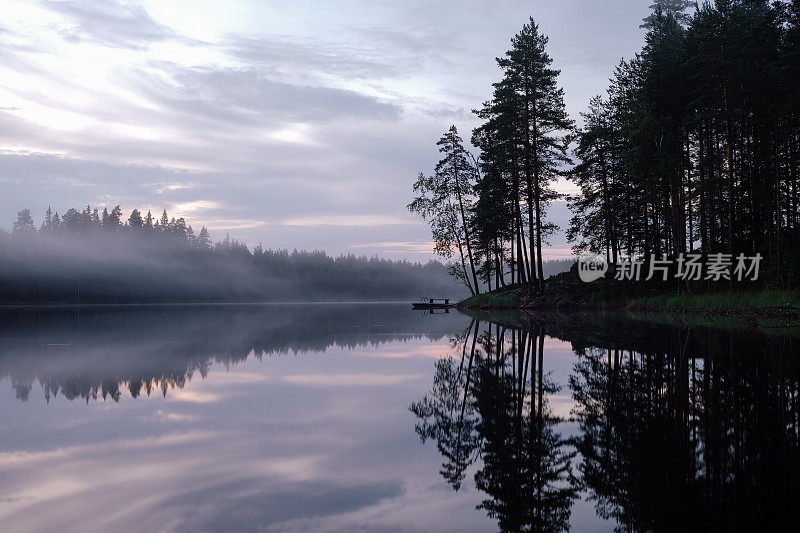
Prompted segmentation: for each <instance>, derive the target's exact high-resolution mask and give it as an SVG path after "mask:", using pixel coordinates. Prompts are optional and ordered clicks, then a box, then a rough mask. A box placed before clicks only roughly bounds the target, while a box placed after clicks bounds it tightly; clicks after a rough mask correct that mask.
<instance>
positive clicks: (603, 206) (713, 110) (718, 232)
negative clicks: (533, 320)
mask: <svg viewBox="0 0 800 533" xmlns="http://www.w3.org/2000/svg"><path fill="white" fill-rule="evenodd" d="M651 8H652V13H651V14H650V15H649V16H648V17H647V18H645V19H644V21H643V24H642V27H643V28H646V30H647V33H646V37H645V45H644V48H643V49H642V50H641V51H640V52H638V53H637V54H635V55H634V57H633V58H632V59H630V60H623V61H621V62H620V63H619V65H618V66H617V67H616V69H615V70H614V72H613V73H610V75H611V77H610V82H611V84H610V86H609V87H608V89H607V91H606V92H605V94H603V95H599V96H596V97H594V98H593V99H592V100H591V101H590V102H589V103H588V110H587V111H586V112H585V113H583V114H582V118H583V120H582V125H580V126H578V125H576V124H575V123H574V122H573V121H572V120H571V119H570V117H568V115H567V113H566V108H565V105H564V90H563V89H562V88H561V87H559V83H558V77H559V74H560V71H559V70H557V69H554V68H553V67H552V63H553V60H552V58H551V57H550V55H549V54H548V52H547V45H548V38H547V37H546V36H544V35H543V34H542V33H541V32H540V31H539V26H538V25H537V24H536V22H535V21H534V20H533V19H530V20H529V21H528V22H527V23H526V24H525V25H524V26H523V28H522V30H521V31H520V32H519V33H518V34H517V35H515V36H514V37H513V38H512V39H511V48H510V49H509V50H508V51H507V52H506V53H505V54H504V55H503V56H502V57H500V58H498V59H497V64H498V66H499V68H500V70H501V73H502V75H501V77H500V79H499V81H497V82H496V83H495V84H494V92H493V96H492V98H491V99H490V100H488V101H487V102H485V103H483V105H482V106H481V107H480V109H478V110H477V111H476V113H477V116H478V117H479V118H480V119H481V121H482V124H481V125H480V126H478V127H477V128H475V129H474V130H473V131H472V138H471V141H472V145H473V146H475V147H476V148H477V149H478V154H477V155H473V154H472V153H470V152H469V150H467V149H466V148H465V147H464V143H463V141H462V138H461V137H460V136H459V134H458V131H457V129H456V127H455V126H452V127H451V128H450V129H449V131H447V132H446V133H445V134H444V135H443V136H442V138H441V139H440V140H439V142H438V147H439V151H440V152H441V153H442V156H443V157H442V159H441V161H440V162H439V164H438V165H437V166H436V168H435V170H434V173H433V174H432V175H425V174H422V173H420V174H419V176H418V179H417V181H416V183H415V185H414V191H415V198H414V200H413V202H412V203H411V204H410V205H409V206H408V207H409V209H410V210H411V211H412V212H415V213H418V214H419V215H421V216H422V217H423V218H424V219H425V220H426V221H427V222H428V223H429V224H430V226H431V230H432V233H433V237H434V240H435V241H436V248H437V251H438V252H439V253H440V254H441V255H442V256H444V257H447V258H453V259H452V262H453V265H454V269H453V271H454V273H455V274H456V275H457V276H458V277H459V278H460V279H461V280H462V281H463V282H464V283H465V284H466V285H467V286H468V287H469V289H470V291H471V292H473V293H475V292H479V291H480V290H482V288H483V287H484V286H488V288H489V289H491V288H492V286H494V287H501V286H505V285H507V284H514V283H522V284H528V286H529V287H531V288H532V289H533V290H542V288H543V285H544V280H545V278H546V276H545V275H544V272H543V261H542V248H543V246H546V244H547V238H548V235H551V234H552V233H553V232H554V231H555V229H556V228H555V226H554V225H553V224H551V223H550V222H548V221H547V217H546V215H547V207H548V205H550V204H551V202H553V201H554V200H557V199H561V200H565V199H566V200H568V201H569V203H570V207H571V209H572V212H573V215H574V216H573V218H572V220H571V223H570V225H569V228H567V230H568V237H569V238H570V240H571V242H573V244H574V248H575V250H576V251H578V250H586V249H589V250H592V251H594V252H598V253H603V254H605V255H606V257H607V259H608V261H609V262H611V263H617V262H618V261H619V259H620V258H621V257H623V256H625V257H644V258H645V259H647V258H649V256H651V255H655V256H659V257H660V256H661V255H662V254H663V255H667V256H669V257H673V258H674V257H675V256H677V255H679V254H681V253H686V252H698V253H704V254H709V253H732V254H736V253H745V254H755V253H761V254H762V256H763V257H764V258H765V261H764V264H763V268H762V274H763V275H762V279H763V280H764V281H765V284H766V286H768V287H770V288H785V287H793V286H797V285H798V284H800V268H799V267H798V265H800V98H798V95H800V2H799V1H797V0H792V1H791V2H787V1H775V2H769V1H766V0H717V1H714V2H702V3H700V4H699V5H698V4H696V3H695V2H689V1H687V0H658V1H656V2H655V3H654V4H652V5H651ZM690 11H692V12H691V13H690ZM559 177H566V178H568V179H569V180H571V181H572V182H573V183H574V184H576V185H577V187H578V188H579V190H580V194H578V195H575V196H574V197H565V196H564V195H560V194H558V193H557V192H556V191H555V190H554V188H553V184H554V181H555V180H556V179H557V178H559Z"/></svg>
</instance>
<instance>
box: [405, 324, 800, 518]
mask: <svg viewBox="0 0 800 533" xmlns="http://www.w3.org/2000/svg"><path fill="white" fill-rule="evenodd" d="M498 322H500V323H491V322H489V323H488V324H487V323H484V326H483V328H481V322H480V321H478V320H476V321H474V322H473V324H471V326H470V328H469V330H468V331H466V332H464V333H463V334H462V335H460V336H457V337H456V338H454V340H453V345H454V348H456V349H458V352H457V357H456V358H445V359H442V360H440V361H438V362H437V364H436V373H435V375H434V384H433V388H432V390H431V392H430V393H429V394H428V395H427V396H426V397H425V398H423V399H422V400H421V401H419V402H416V403H414V404H412V405H411V411H412V412H414V414H415V415H416V416H417V417H418V420H417V424H416V432H417V433H418V435H419V436H420V438H421V440H422V441H423V442H424V441H426V440H428V439H431V440H434V441H435V442H436V444H437V446H438V447H439V450H440V451H441V453H442V455H443V456H444V458H445V462H444V464H443V468H442V475H443V476H444V478H445V479H446V480H447V481H448V483H450V484H451V485H452V486H453V488H454V489H459V488H460V486H461V484H462V482H463V480H464V479H465V477H466V471H467V470H468V469H469V467H470V466H471V465H474V468H475V474H474V482H475V486H476V487H477V488H478V489H479V490H481V491H483V492H484V493H485V494H486V498H485V499H484V500H483V502H482V503H481V504H480V506H479V508H482V509H484V510H485V511H486V512H487V513H488V514H489V516H491V517H493V518H495V519H496V520H497V522H498V526H499V528H500V530H502V531H557V530H565V529H568V527H569V520H570V512H571V506H572V504H573V502H574V501H575V499H576V498H577V497H578V496H579V495H581V494H583V495H584V497H585V498H587V499H588V500H590V501H592V502H593V503H594V507H595V512H596V514H597V516H598V517H600V518H603V519H607V520H612V521H613V522H614V523H616V524H617V530H619V531H674V530H697V529H711V530H738V531H747V530H753V529H763V528H765V527H768V528H773V529H780V530H783V529H788V528H790V527H791V526H792V525H793V524H795V523H796V521H797V519H798V515H799V514H800V512H799V511H798V506H797V501H800V500H798V497H799V496H800V482H798V479H799V478H798V476H799V475H800V439H799V438H798V425H799V422H800V419H799V417H798V383H800V380H799V379H798V376H800V371H799V370H800V361H799V360H798V359H797V355H798V350H797V338H796V335H795V334H794V333H796V332H794V333H793V332H792V331H789V332H788V334H787V332H786V331H782V330H780V334H777V333H776V332H772V333H770V334H769V335H767V334H764V333H763V332H762V333H758V332H757V331H756V330H751V331H748V330H744V331H742V330H736V329H730V328H728V329H718V328H711V327H706V326H695V327H687V326H685V325H683V324H682V323H677V324H661V325H656V324H652V323H646V322H631V321H630V320H627V321H626V320H618V319H609V318H608V317H606V318H604V319H602V320H597V319H585V318H581V319H577V320H568V321H564V320H561V319H552V317H548V319H547V320H544V319H542V320H538V319H533V318H531V317H521V316H520V317H515V318H514V319H511V320H500V321H498ZM545 336H549V337H553V338H557V339H561V340H565V341H568V342H570V343H571V345H572V349H573V351H574V353H575V355H576V362H575V363H574V365H573V368H572V371H571V373H570V375H569V378H568V386H569V389H570V391H571V393H572V397H573V400H574V404H573V409H572V414H573V416H574V417H575V421H577V423H578V427H579V430H578V432H577V435H576V436H575V437H574V438H572V439H568V438H564V437H563V436H562V430H561V428H563V425H562V426H559V425H558V424H559V422H562V421H563V420H562V419H560V418H558V417H556V416H554V415H553V413H552V411H551V410H550V409H549V408H548V397H549V396H552V395H553V394H554V393H556V392H557V391H558V390H559V388H560V387H559V384H556V383H554V382H553V380H552V379H548V378H549V374H548V371H547V364H548V360H547V356H546V355H545V353H544V351H545V349H544V348H545V343H544V340H545ZM564 385H567V383H564Z"/></svg>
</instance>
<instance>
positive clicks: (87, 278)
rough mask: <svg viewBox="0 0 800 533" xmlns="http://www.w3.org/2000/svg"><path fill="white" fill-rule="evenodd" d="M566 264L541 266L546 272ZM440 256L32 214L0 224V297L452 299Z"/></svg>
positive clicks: (118, 217) (164, 220)
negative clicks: (249, 240) (337, 249)
mask: <svg viewBox="0 0 800 533" xmlns="http://www.w3.org/2000/svg"><path fill="white" fill-rule="evenodd" d="M570 264H571V262H569V261H567V262H563V264H562V263H560V262H556V263H553V264H550V265H548V266H549V267H550V269H551V270H552V271H553V273H556V272H561V271H563V270H566V269H568V268H569V266H570ZM463 292H464V289H463V287H462V286H460V285H459V284H458V283H457V282H455V281H454V280H453V278H452V277H450V276H448V274H447V269H446V267H445V266H444V265H442V264H441V263H439V262H438V261H428V262H426V263H418V262H409V261H406V260H402V261H393V260H389V259H382V258H378V257H358V256H355V255H352V254H351V255H342V256H339V257H331V256H329V255H327V254H326V253H325V252H321V251H312V252H308V251H297V250H294V251H288V250H268V249H267V250H265V249H264V248H263V247H262V246H261V245H260V244H259V245H257V246H255V247H254V249H253V250H252V251H251V250H249V249H248V247H247V246H246V245H245V244H244V243H241V242H239V241H237V240H235V239H231V238H230V237H229V236H227V235H226V236H225V238H224V239H223V240H220V241H217V242H213V241H212V239H211V235H210V234H209V232H208V230H207V229H206V228H205V227H202V228H201V230H200V231H199V232H198V233H195V231H194V229H193V228H192V226H191V225H189V224H188V223H187V222H186V220H185V219H183V218H177V219H176V218H174V217H172V218H170V217H169V216H168V214H167V212H166V211H164V212H163V213H162V214H161V216H160V217H159V218H155V217H153V216H152V214H151V213H150V212H149V211H148V212H147V213H146V214H144V215H143V214H142V212H140V211H139V210H138V209H133V210H132V211H131V212H130V214H129V216H128V217H127V219H125V217H124V215H123V212H122V209H121V208H120V206H116V207H115V208H113V209H112V210H111V211H109V210H108V209H107V208H104V209H103V210H102V211H100V210H98V209H96V208H94V209H93V208H91V207H89V206H87V207H86V208H85V209H82V210H78V209H69V210H68V211H67V212H66V213H64V214H63V215H59V214H58V213H54V212H53V211H52V210H51V209H48V210H47V212H46V214H45V215H44V220H43V221H42V223H41V224H40V225H39V227H38V229H37V224H36V223H35V221H34V219H33V216H32V215H31V211H30V210H29V209H23V210H22V211H20V212H19V213H18V214H17V220H16V221H15V222H14V225H13V228H12V230H11V232H5V231H1V230H0V303H3V304H11V303H70V304H72V303H136V302H257V301H292V300H297V301H311V300H316V301H320V300H328V301H341V300H351V299H352V300H386V299H398V298H402V299H410V300H414V301H418V300H420V299H422V298H425V297H436V298H441V297H449V298H454V299H456V298H459V297H461V296H463Z"/></svg>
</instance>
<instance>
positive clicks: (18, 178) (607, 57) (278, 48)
mask: <svg viewBox="0 0 800 533" xmlns="http://www.w3.org/2000/svg"><path fill="white" fill-rule="evenodd" d="M649 4H650V1H649V0H617V1H614V0H608V1H603V2H598V1H596V0H582V1H578V0H560V1H559V2H552V1H544V0H535V1H527V2H521V1H516V2H515V1H495V2H471V1H463V0H462V1H459V2H449V1H448V2H435V3H434V2H427V1H404V2H355V1H331V2H312V1H304V0H300V1H293V2H278V1H255V0H252V1H245V0H225V1H221V0H220V1H210V0H191V1H188V0H185V1H184V0H145V1H135V2H125V3H121V2H116V1H113V0H92V1H89V0H78V1H51V0H42V1H27V2H23V1H16V0H0V5H2V7H3V9H2V12H3V18H2V19H0V190H2V194H0V227H4V228H6V229H10V227H11V225H12V223H13V221H14V220H15V219H16V212H17V211H19V210H20V209H22V208H24V207H27V208H30V209H31V210H32V211H33V214H34V218H35V220H36V222H37V223H40V222H41V219H42V217H43V213H44V211H45V210H46V209H47V207H48V206H51V207H52V209H53V210H54V211H58V212H61V213H63V212H64V211H66V210H67V209H68V208H70V207H76V208H77V207H80V206H85V205H86V204H89V205H91V206H93V207H94V206H99V207H100V208H101V209H102V207H103V206H109V208H110V207H113V206H114V205H117V204H120V205H121V206H122V209H123V211H124V212H125V214H126V218H127V214H128V213H129V212H130V210H131V209H133V208H138V209H140V210H147V209H150V210H152V212H153V213H154V214H157V213H158V214H160V213H161V211H162V210H163V209H166V210H167V212H168V213H169V215H170V216H175V217H181V216H183V217H185V218H186V219H187V221H188V222H189V223H190V224H192V226H193V227H194V228H195V229H196V230H199V228H200V227H201V226H202V225H205V226H207V227H208V229H209V231H211V235H212V238H214V239H215V240H218V239H222V238H223V237H224V236H225V234H226V233H229V234H230V236H231V237H232V238H236V239H239V240H241V241H244V242H246V243H248V244H249V245H251V247H252V245H255V244H257V243H259V242H260V243H263V245H264V247H265V248H287V249H293V248H297V249H320V250H325V251H327V252H329V253H332V254H340V253H355V254H358V255H380V256H384V257H392V258H407V259H410V260H423V261H424V260H427V259H429V258H431V257H433V256H432V254H431V250H432V243H431V242H430V234H429V231H428V229H427V227H426V226H425V224H424V223H422V222H420V221H419V220H418V219H416V218H415V216H414V215H412V214H410V213H408V212H407V210H406V208H405V206H406V205H407V204H408V203H409V202H410V200H411V196H412V191H411V185H412V183H413V182H414V180H415V177H416V175H417V173H419V172H420V171H422V172H426V173H429V172H431V171H432V169H433V166H434V165H435V163H436V161H437V159H438V155H439V154H438V152H437V150H436V146H435V143H436V141H437V140H438V138H439V137H440V136H441V134H442V133H443V132H444V131H445V130H446V129H447V128H449V126H450V125H451V124H455V125H456V126H457V127H458V129H459V131H460V132H461V134H462V137H464V138H465V139H468V138H469V136H470V131H471V130H472V128H474V127H475V126H476V125H477V124H478V122H477V120H476V119H475V117H474V116H473V115H472V113H471V110H472V109H475V108H477V107H480V105H481V103H482V102H484V101H486V100H487V99H488V98H489V97H490V96H491V84H492V83H493V82H494V81H497V80H498V79H499V76H500V71H499V69H498V68H497V66H496V63H495V58H496V57H497V56H501V55H502V54H503V53H504V52H505V50H507V49H508V48H509V43H510V39H511V37H512V36H513V35H514V34H515V33H516V32H518V31H519V30H520V29H521V28H522V25H523V24H525V22H526V21H527V19H528V17H529V16H532V17H533V18H534V20H535V21H536V22H537V23H538V24H539V26H540V30H541V31H542V32H543V33H544V34H546V35H548V36H549V37H550V43H549V48H548V50H549V53H550V55H551V56H552V57H553V59H554V66H555V67H556V68H559V69H561V77H560V84H561V86H562V87H564V90H565V102H566V105H567V110H568V112H569V114H570V115H571V117H572V118H574V119H578V118H579V113H580V112H581V111H583V110H585V108H586V106H587V104H588V101H589V98H591V97H592V96H594V95H596V94H600V93H602V92H603V91H604V90H605V88H606V86H607V80H608V78H609V77H610V75H611V73H612V71H613V68H614V66H616V64H617V63H618V62H619V61H620V59H621V58H623V57H625V58H630V57H631V56H632V55H633V54H634V53H635V52H636V51H637V50H638V49H640V48H641V46H642V44H643V39H644V33H643V30H641V29H640V28H639V24H640V23H641V19H642V18H643V17H645V16H646V15H647V14H648V5H649ZM558 188H559V190H561V191H562V192H570V191H571V190H573V188H572V187H571V186H570V184H568V183H560V184H559V186H558ZM550 215H551V217H552V220H553V221H554V222H556V223H557V224H560V225H561V226H564V225H565V224H566V222H567V220H568V211H567V209H566V206H565V205H564V204H563V203H560V204H558V205H555V206H553V207H552V209H551V211H550ZM551 245H552V246H551V248H550V249H549V250H548V252H547V253H546V254H545V255H546V257H552V258H555V257H562V256H566V255H568V253H569V245H568V244H567V243H566V241H565V240H564V238H563V236H562V235H557V236H555V237H554V238H553V239H552V241H551Z"/></svg>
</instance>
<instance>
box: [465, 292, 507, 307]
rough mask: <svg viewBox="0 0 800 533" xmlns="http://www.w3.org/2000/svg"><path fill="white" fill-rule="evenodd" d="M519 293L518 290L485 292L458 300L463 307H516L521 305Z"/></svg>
mask: <svg viewBox="0 0 800 533" xmlns="http://www.w3.org/2000/svg"><path fill="white" fill-rule="evenodd" d="M519 297H520V295H519V293H518V292H516V291H507V292H495V291H492V292H484V293H482V294H477V295H475V296H470V297H469V298H467V299H466V300H462V301H460V302H458V305H459V306H463V307H486V308H490V309H516V308H518V307H520V300H519Z"/></svg>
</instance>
